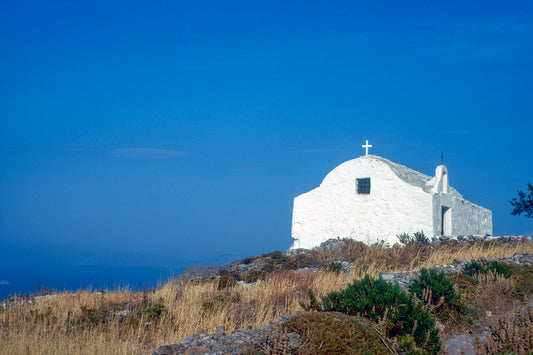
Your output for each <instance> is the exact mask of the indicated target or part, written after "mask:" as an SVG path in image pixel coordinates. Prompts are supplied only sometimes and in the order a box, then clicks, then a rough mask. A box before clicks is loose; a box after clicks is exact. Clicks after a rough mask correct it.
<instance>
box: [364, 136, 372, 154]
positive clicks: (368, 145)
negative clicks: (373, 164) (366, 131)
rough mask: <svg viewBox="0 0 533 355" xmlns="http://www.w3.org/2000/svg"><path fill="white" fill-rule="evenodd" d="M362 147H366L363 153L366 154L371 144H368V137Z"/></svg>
mask: <svg viewBox="0 0 533 355" xmlns="http://www.w3.org/2000/svg"><path fill="white" fill-rule="evenodd" d="M362 147H363V148H365V149H366V151H365V155H368V148H371V147H372V145H371V144H368V139H367V140H366V144H365V145H362Z"/></svg>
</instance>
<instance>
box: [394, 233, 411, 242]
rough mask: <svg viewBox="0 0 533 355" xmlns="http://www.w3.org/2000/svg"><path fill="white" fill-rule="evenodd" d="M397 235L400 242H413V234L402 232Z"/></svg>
mask: <svg viewBox="0 0 533 355" xmlns="http://www.w3.org/2000/svg"><path fill="white" fill-rule="evenodd" d="M396 237H398V239H399V240H400V243H402V244H406V245H407V244H409V243H410V242H411V236H410V235H409V233H401V234H398V235H396Z"/></svg>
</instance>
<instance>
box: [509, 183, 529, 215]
mask: <svg viewBox="0 0 533 355" xmlns="http://www.w3.org/2000/svg"><path fill="white" fill-rule="evenodd" d="M527 188H528V190H529V194H527V195H526V194H525V192H523V191H520V190H518V198H516V197H515V198H513V199H512V200H511V201H510V202H511V205H512V206H513V212H511V214H512V215H513V216H519V215H521V214H522V213H524V214H525V215H526V217H528V218H533V185H531V184H527Z"/></svg>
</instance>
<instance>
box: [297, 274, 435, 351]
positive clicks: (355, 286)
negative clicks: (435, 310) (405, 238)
mask: <svg viewBox="0 0 533 355" xmlns="http://www.w3.org/2000/svg"><path fill="white" fill-rule="evenodd" d="M309 294H310V298H311V301H310V305H309V306H307V307H306V308H308V309H313V308H316V309H318V310H322V311H336V312H342V313H345V314H348V315H358V316H361V317H365V318H368V319H370V320H372V321H374V322H376V323H377V324H380V325H381V326H382V327H383V329H384V331H385V333H386V334H387V336H388V337H391V338H394V337H396V338H397V339H398V340H399V341H400V342H403V341H404V340H405V339H407V338H412V339H413V342H414V344H412V343H411V342H405V345H407V344H411V345H412V349H411V350H413V351H414V350H416V349H417V348H420V349H421V350H423V351H425V352H428V353H437V352H438V351H439V350H440V346H441V344H440V339H439V335H438V334H439V330H438V329H437V328H436V327H435V318H434V317H433V316H432V315H431V314H430V312H429V311H428V310H427V309H425V308H424V304H423V303H422V302H419V301H418V300H417V299H416V298H415V297H414V296H413V295H408V294H407V293H406V292H405V291H403V290H401V289H400V287H399V286H398V285H395V284H392V283H389V282H387V281H385V280H383V279H381V278H379V279H373V278H371V277H370V276H368V275H366V276H365V277H364V278H363V279H362V280H354V281H353V283H351V284H349V285H348V288H346V289H344V290H341V291H338V292H330V293H328V294H327V295H326V296H322V297H321V299H322V302H318V301H317V300H316V298H315V297H314V294H313V292H310V293H309Z"/></svg>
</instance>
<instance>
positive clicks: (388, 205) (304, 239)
mask: <svg viewBox="0 0 533 355" xmlns="http://www.w3.org/2000/svg"><path fill="white" fill-rule="evenodd" d="M365 177H370V178H371V193H370V194H369V195H360V194H357V192H356V178H365ZM432 207H433V199H432V194H429V193H427V192H425V191H424V190H423V189H422V188H421V187H418V186H414V185H411V184H408V183H406V182H405V181H403V180H402V179H400V178H399V177H398V175H397V174H395V173H394V172H393V171H392V169H391V168H390V166H389V165H388V164H387V163H386V162H385V161H384V159H383V158H380V157H376V156H363V157H360V158H357V159H353V160H350V161H347V162H345V163H343V164H341V165H339V166H338V167H337V168H335V169H334V170H333V171H332V172H330V173H329V174H328V175H327V176H326V178H325V179H324V181H323V182H322V184H321V185H320V186H319V187H317V188H316V189H313V190H311V191H309V192H307V193H305V194H302V195H300V196H298V197H296V198H295V199H294V208H293V223H292V237H293V239H294V244H293V245H292V247H291V248H307V249H309V248H313V247H315V246H318V245H320V243H322V242H323V241H325V240H327V239H330V238H337V237H338V238H352V239H355V240H358V241H362V242H365V243H372V242H376V241H380V240H383V241H385V242H386V243H389V244H394V243H396V242H397V241H398V239H397V237H396V235H397V234H399V233H404V232H406V233H414V232H416V231H420V230H423V231H424V232H425V233H426V234H428V235H430V234H431V232H432V231H433V212H432Z"/></svg>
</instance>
